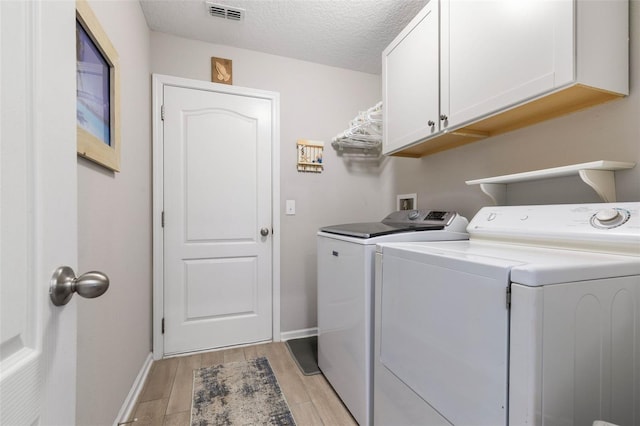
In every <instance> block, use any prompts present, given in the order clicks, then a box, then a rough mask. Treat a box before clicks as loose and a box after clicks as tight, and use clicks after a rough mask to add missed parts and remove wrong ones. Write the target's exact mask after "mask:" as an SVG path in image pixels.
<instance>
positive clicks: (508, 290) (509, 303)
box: [506, 285, 511, 309]
mask: <svg viewBox="0 0 640 426" xmlns="http://www.w3.org/2000/svg"><path fill="white" fill-rule="evenodd" d="M506 302H507V309H509V308H511V286H510V285H509V286H507V297H506Z"/></svg>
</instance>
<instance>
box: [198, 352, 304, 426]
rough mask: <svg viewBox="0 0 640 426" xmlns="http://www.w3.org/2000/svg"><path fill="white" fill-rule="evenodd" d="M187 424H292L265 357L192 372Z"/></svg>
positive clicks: (287, 407)
mask: <svg viewBox="0 0 640 426" xmlns="http://www.w3.org/2000/svg"><path fill="white" fill-rule="evenodd" d="M191 425H192V426H208V425H281V426H285V425H295V422H294V420H293V416H292V415H291V411H290V410H289V406H288V405H287V402H286V401H285V399H284V396H283V395H282V391H281V390H280V386H279V385H278V381H277V380H276V377H275V375H274V374H273V370H272V369H271V365H269V361H268V360H267V358H264V357H261V358H256V359H252V360H250V361H241V362H229V363H226V364H220V365H216V366H213V367H207V368H201V369H199V370H195V371H194V372H193V406H192V407H191Z"/></svg>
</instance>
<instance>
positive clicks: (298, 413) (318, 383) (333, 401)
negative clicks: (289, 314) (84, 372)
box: [129, 342, 357, 426]
mask: <svg viewBox="0 0 640 426" xmlns="http://www.w3.org/2000/svg"><path fill="white" fill-rule="evenodd" d="M260 356H265V357H267V359H268V360H269V364H271V368H272V369H273V372H274V373H275V375H276V378H277V379H278V383H279V384H280V388H281V389H282V393H283V394H284V397H285V398H286V400H287V403H288V404H289V407H290V408H291V412H292V413H293V417H294V419H295V421H296V423H297V424H298V426H307V425H332V426H333V425H335V426H342V425H357V423H356V422H355V420H354V419H353V417H351V415H350V414H349V411H347V409H346V408H345V407H344V405H343V404H342V401H340V399H339V398H338V396H337V395H336V394H335V392H334V390H333V388H332V387H331V385H329V383H328V382H327V380H326V379H325V378H324V376H323V375H322V374H316V375H314V376H305V375H303V374H302V373H301V372H300V369H299V368H298V366H297V365H296V363H295V361H294V360H293V358H291V354H290V353H289V350H288V349H287V348H286V346H285V344H284V343H281V342H279V343H265V344H260V345H253V346H247V347H244V348H233V349H226V350H221V351H215V352H206V353H200V354H195V355H190V356H183V357H176V358H169V359H164V360H161V361H156V362H154V363H153V365H152V366H151V370H150V372H149V375H148V376H147V380H146V382H145V385H144V388H143V390H142V393H141V394H140V397H139V399H138V401H137V404H136V408H135V410H134V414H133V416H132V418H131V419H129V421H131V420H133V418H137V421H136V422H134V423H129V424H131V425H134V426H138V425H164V426H182V425H185V426H187V425H189V420H190V415H191V398H192V395H191V392H192V385H193V370H194V369H197V368H201V367H207V366H212V365H216V364H222V363H225V362H233V361H244V360H247V359H252V358H257V357H260Z"/></svg>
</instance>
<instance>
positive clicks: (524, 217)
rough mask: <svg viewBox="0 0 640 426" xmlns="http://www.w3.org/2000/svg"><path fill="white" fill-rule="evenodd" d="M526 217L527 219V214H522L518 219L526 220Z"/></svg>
mask: <svg viewBox="0 0 640 426" xmlns="http://www.w3.org/2000/svg"><path fill="white" fill-rule="evenodd" d="M527 219H529V216H527V215H524V216H522V217H520V220H527Z"/></svg>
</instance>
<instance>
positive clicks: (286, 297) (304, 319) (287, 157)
mask: <svg viewBox="0 0 640 426" xmlns="http://www.w3.org/2000/svg"><path fill="white" fill-rule="evenodd" d="M212 56H217V57H222V58H228V59H231V60H233V84H234V85H235V86H244V87H252V88H256V89H263V90H271V91H275V92H279V93H280V103H281V110H280V112H281V120H280V126H281V127H280V129H281V141H280V146H281V171H280V176H281V178H280V179H281V181H280V185H281V189H280V191H281V207H280V209H281V212H282V217H281V227H282V229H281V230H280V232H281V250H282V251H281V258H282V261H281V329H282V331H291V330H299V329H304V328H309V327H315V326H316V239H315V233H316V232H317V230H318V228H319V227H320V226H323V225H330V224H335V223H345V222H357V221H368V220H380V219H381V218H382V217H384V216H385V215H386V214H387V213H389V211H390V210H392V209H393V208H394V207H393V203H395V198H392V196H391V192H390V183H391V180H390V179H389V180H386V181H385V183H384V184H382V183H381V182H382V180H381V179H379V176H380V175H381V174H382V173H384V167H383V165H384V163H383V164H382V165H380V164H377V163H375V162H374V163H373V164H362V163H359V162H349V161H345V160H344V159H343V158H338V157H337V156H336V152H335V151H334V150H333V148H331V138H332V137H333V136H335V135H336V134H338V133H339V132H341V131H343V130H344V129H345V128H347V125H348V122H349V120H351V119H352V118H353V117H354V116H355V115H356V114H357V112H358V111H359V110H364V109H366V108H368V107H370V106H373V105H374V104H375V103H376V102H377V101H379V100H380V93H381V87H380V76H377V75H371V74H365V73H360V72H355V71H348V70H344V69H339V68H333V67H328V66H324V65H318V64H313V63H310V62H304V61H298V60H294V59H288V58H284V57H280V56H274V55H267V54H264V53H259V52H255V51H250V50H243V49H237V48H233V47H229V46H221V45H214V44H209V43H204V42H200V41H194V40H187V39H183V38H179V37H175V36H171V35H167V34H162V33H157V32H152V33H151V70H152V72H154V73H159V74H167V75H173V76H178V77H184V78H191V79H196V80H205V81H211V57H212ZM297 139H313V140H321V141H324V142H325V155H324V159H323V161H324V166H325V171H324V172H323V173H321V174H311V173H298V172H297V170H296V140H297ZM287 199H293V200H296V215H295V216H286V215H285V214H284V211H285V209H284V204H285V200H287ZM276 232H278V230H276Z"/></svg>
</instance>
